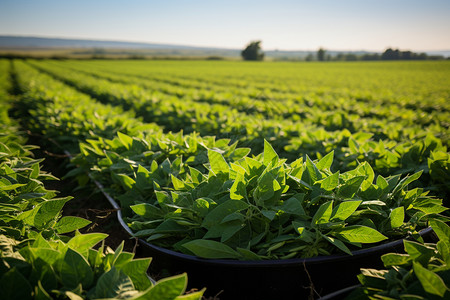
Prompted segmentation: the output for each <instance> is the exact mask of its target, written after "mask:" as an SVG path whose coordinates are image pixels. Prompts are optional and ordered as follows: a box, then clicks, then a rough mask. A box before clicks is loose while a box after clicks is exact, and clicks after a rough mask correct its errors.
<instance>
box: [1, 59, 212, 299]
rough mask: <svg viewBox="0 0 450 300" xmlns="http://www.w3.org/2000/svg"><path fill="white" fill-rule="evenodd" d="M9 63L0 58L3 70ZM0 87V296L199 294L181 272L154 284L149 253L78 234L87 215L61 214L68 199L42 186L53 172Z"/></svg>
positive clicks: (93, 235)
mask: <svg viewBox="0 0 450 300" xmlns="http://www.w3.org/2000/svg"><path fill="white" fill-rule="evenodd" d="M8 67H9V62H6V61H0V69H1V71H2V74H8V72H7V70H8ZM3 71H5V72H3ZM2 79H3V78H2ZM4 82H8V81H2V84H3V83H4ZM6 86H7V85H6V84H4V85H2V87H6ZM0 90H1V95H2V98H1V102H0V103H1V115H0V116H1V119H0V124H1V135H0V149H1V150H0V207H1V209H0V294H1V295H2V299H67V298H69V299H76V300H78V299H105V298H109V299H163V298H164V299H201V297H202V294H203V292H204V290H201V291H197V292H193V293H189V294H186V295H184V294H185V291H186V286H187V275H186V274H181V275H178V276H173V277H169V278H165V279H163V280H160V281H158V282H156V283H152V281H151V279H150V278H149V277H148V276H147V274H146V272H147V269H148V267H149V264H150V261H151V258H144V259H134V254H133V253H128V252H124V251H123V243H122V245H121V246H119V247H118V248H117V249H116V250H115V251H113V250H112V249H110V248H109V247H107V246H105V245H104V243H102V244H101V246H100V247H99V248H98V247H97V248H94V246H95V245H97V244H98V243H100V242H102V241H103V240H104V239H105V238H106V235H105V234H102V233H89V234H80V233H79V232H78V231H77V230H78V229H81V228H83V227H85V226H86V225H88V224H90V221H88V220H85V219H82V218H79V217H73V216H63V217H62V216H61V215H62V208H63V207H64V205H65V204H66V203H67V202H68V201H69V200H71V197H63V198H58V197H57V191H52V190H47V189H46V188H45V184H44V182H45V181H47V180H57V178H55V177H54V176H52V175H51V174H48V173H46V172H43V171H42V170H41V167H42V159H35V158H33V152H32V150H33V149H35V148H36V147H35V146H30V145H27V144H26V142H25V141H26V140H25V138H24V137H23V136H22V134H21V133H20V132H18V130H17V128H18V127H16V126H17V124H16V123H15V121H13V120H11V119H10V118H9V116H8V109H9V108H10V103H9V96H8V93H7V91H6V90H5V88H2V89H0ZM74 231H75V234H74V235H73V234H72V235H67V234H70V233H73V232H74Z"/></svg>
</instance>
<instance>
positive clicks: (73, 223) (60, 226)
mask: <svg viewBox="0 0 450 300" xmlns="http://www.w3.org/2000/svg"><path fill="white" fill-rule="evenodd" d="M89 224H91V221H89V220H86V219H83V218H79V217H72V216H67V217H62V218H61V219H60V220H59V221H58V223H56V225H55V229H56V232H57V233H60V234H61V233H67V232H71V231H74V230H77V229H80V228H83V227H85V226H87V225H89Z"/></svg>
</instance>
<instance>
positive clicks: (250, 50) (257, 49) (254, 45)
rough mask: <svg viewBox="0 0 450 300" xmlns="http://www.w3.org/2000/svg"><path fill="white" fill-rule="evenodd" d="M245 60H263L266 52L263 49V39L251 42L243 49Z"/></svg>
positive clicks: (242, 53) (242, 54)
mask: <svg viewBox="0 0 450 300" xmlns="http://www.w3.org/2000/svg"><path fill="white" fill-rule="evenodd" d="M241 56H242V58H243V59H244V60H263V59H264V53H263V52H262V50H261V41H254V42H250V43H249V44H248V45H247V47H245V49H244V50H242V51H241Z"/></svg>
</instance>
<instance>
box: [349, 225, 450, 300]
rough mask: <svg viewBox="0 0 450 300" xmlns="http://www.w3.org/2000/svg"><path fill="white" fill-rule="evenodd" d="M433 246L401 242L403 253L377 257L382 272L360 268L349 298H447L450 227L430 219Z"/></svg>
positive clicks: (449, 280) (449, 281)
mask: <svg viewBox="0 0 450 300" xmlns="http://www.w3.org/2000/svg"><path fill="white" fill-rule="evenodd" d="M430 224H431V227H432V228H433V230H434V232H435V233H436V234H437V236H438V238H439V241H438V242H437V243H417V242H413V241H406V240H405V241H404V242H403V243H404V250H405V254H399V253H388V254H385V255H383V256H381V260H382V261H383V264H384V266H385V268H386V269H384V270H376V269H362V270H361V271H362V272H361V274H360V275H358V279H359V281H360V282H361V285H362V286H361V287H358V288H357V289H355V290H354V291H353V292H352V293H350V295H348V296H347V297H346V299H347V300H351V299H429V300H433V299H448V298H449V297H450V227H449V226H448V225H446V224H445V223H443V222H441V221H438V220H432V221H430Z"/></svg>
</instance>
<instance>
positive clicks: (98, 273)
mask: <svg viewBox="0 0 450 300" xmlns="http://www.w3.org/2000/svg"><path fill="white" fill-rule="evenodd" d="M105 237H106V235H104V234H96V233H92V234H84V235H83V234H77V235H75V236H74V237H73V238H72V239H70V240H69V241H68V242H67V243H64V242H62V241H49V240H46V239H44V238H43V236H42V235H41V234H38V235H37V237H36V240H35V241H34V242H33V243H28V244H27V245H22V244H18V243H17V242H16V241H15V240H13V239H10V238H8V237H6V236H4V235H0V246H1V248H0V258H1V260H0V269H1V272H0V293H1V294H2V299H36V298H43V299H59V298H70V299H105V298H108V299H149V300H150V299H155V300H156V299H158V300H160V299H171V300H172V299H179V298H178V297H181V296H182V295H183V294H184V293H185V291H186V285H187V275H186V274H181V275H178V276H173V277H168V278H165V279H163V280H161V281H158V282H156V283H155V284H152V282H151V280H150V278H149V277H148V276H147V275H146V271H147V268H148V266H149V264H150V261H151V259H150V258H144V259H133V257H134V254H133V253H128V252H123V251H122V248H123V244H122V245H120V246H119V247H118V248H117V249H116V250H115V251H113V250H111V249H109V248H106V249H105V247H104V246H103V244H102V246H101V247H100V248H99V249H98V250H96V249H94V248H92V247H93V246H94V245H96V244H98V243H99V242H101V241H102V240H103V239H104V238H105ZM203 292H204V290H201V291H199V292H196V293H193V294H189V295H190V297H192V298H190V299H201V297H202V294H203Z"/></svg>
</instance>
